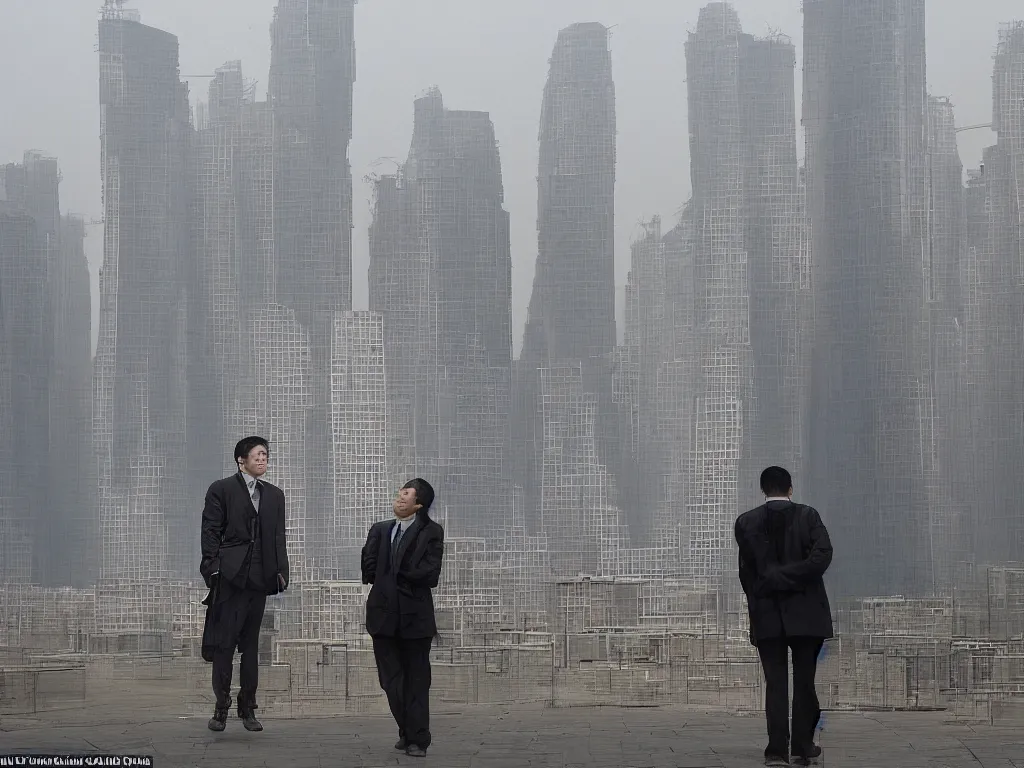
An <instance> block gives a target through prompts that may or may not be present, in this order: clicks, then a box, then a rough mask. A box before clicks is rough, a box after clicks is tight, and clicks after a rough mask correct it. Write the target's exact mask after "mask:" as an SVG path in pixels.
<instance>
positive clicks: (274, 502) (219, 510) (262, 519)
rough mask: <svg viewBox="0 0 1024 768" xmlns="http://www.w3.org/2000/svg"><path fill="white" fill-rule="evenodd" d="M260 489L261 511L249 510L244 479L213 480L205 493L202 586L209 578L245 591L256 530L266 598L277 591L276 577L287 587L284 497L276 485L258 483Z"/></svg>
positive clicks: (201, 565) (211, 583)
mask: <svg viewBox="0 0 1024 768" xmlns="http://www.w3.org/2000/svg"><path fill="white" fill-rule="evenodd" d="M257 482H258V483H259V488H260V511H259V514H258V515H257V514H256V508H255V507H253V505H252V499H251V498H250V497H249V490H248V489H247V488H246V487H245V481H244V480H243V479H242V474H241V473H240V472H236V473H235V474H234V475H232V476H231V477H226V478H224V479H223V480H217V481H216V482H214V483H213V484H211V485H210V489H209V490H208V491H207V492H206V505H205V506H204V507H203V533H202V549H203V559H202V561H201V562H200V564H199V572H200V573H201V574H202V576H203V580H204V581H205V582H206V586H208V587H211V586H212V585H213V579H212V576H213V574H215V573H217V572H218V571H219V572H220V578H221V579H223V580H225V581H228V582H231V583H232V584H234V585H235V586H238V587H244V586H245V579H246V575H247V574H246V571H245V566H246V564H247V562H248V559H249V549H250V544H252V541H253V536H254V535H255V532H256V525H259V526H260V540H261V543H262V546H261V548H260V552H261V554H262V556H263V576H264V581H265V583H266V585H267V594H268V595H276V594H277V593H278V592H280V591H281V590H280V588H279V585H278V581H277V575H278V574H281V576H283V577H284V581H285V586H287V584H288V551H287V549H286V548H285V527H284V493H283V492H282V491H281V489H280V488H278V487H277V486H274V485H271V484H270V483H265V482H263V481H262V480H258V481H257Z"/></svg>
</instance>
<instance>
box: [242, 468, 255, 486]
mask: <svg viewBox="0 0 1024 768" xmlns="http://www.w3.org/2000/svg"><path fill="white" fill-rule="evenodd" d="M239 472H240V473H241V475H242V481H243V482H244V483H245V487H246V488H249V489H252V488H253V486H254V485H255V484H256V483H257V482H259V481H258V480H257V479H256V478H255V477H253V476H252V475H250V474H249V473H247V472H242V471H241V470H239Z"/></svg>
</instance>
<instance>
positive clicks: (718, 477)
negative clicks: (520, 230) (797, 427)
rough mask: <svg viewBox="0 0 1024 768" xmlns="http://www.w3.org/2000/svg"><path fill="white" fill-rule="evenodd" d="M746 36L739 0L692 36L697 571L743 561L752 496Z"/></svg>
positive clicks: (713, 10)
mask: <svg viewBox="0 0 1024 768" xmlns="http://www.w3.org/2000/svg"><path fill="white" fill-rule="evenodd" d="M741 39H742V31H741V28H740V22H739V17H738V16H737V15H736V12H735V10H734V9H733V8H732V6H731V5H729V4H727V3H712V4H710V5H707V6H705V7H704V8H703V9H701V12H700V17H699V19H698V22H697V28H696V31H695V32H693V33H692V34H691V35H690V37H689V39H688V40H687V42H686V69H687V78H686V79H687V87H688V89H689V121H690V157H691V158H692V162H691V166H690V175H691V179H692V185H693V200H692V215H693V217H694V277H695V280H694V288H695V298H694V321H695V326H694V336H695V341H696V344H697V349H696V361H695V362H696V364H697V365H698V366H699V370H700V381H699V382H698V387H699V389H698V391H696V392H695V393H694V397H695V399H696V406H695V413H694V423H693V433H692V434H693V437H692V439H693V448H692V450H691V453H690V457H689V461H688V470H689V472H690V473H691V488H690V493H689V494H688V495H687V499H686V518H687V528H688V531H687V534H688V540H687V542H686V544H685V552H686V554H685V555H684V557H686V558H687V559H688V563H687V564H686V567H687V570H689V571H690V572H691V573H692V574H693V575H694V576H695V577H697V578H701V579H709V580H713V579H715V578H716V576H718V575H719V574H721V573H722V572H723V570H724V567H725V565H726V563H729V564H730V565H731V564H732V562H733V558H732V557H731V554H732V549H733V546H734V544H733V541H732V538H733V537H732V523H733V521H734V520H735V517H736V514H737V511H738V510H739V509H740V507H741V499H742V498H743V496H741V494H740V483H741V482H742V481H743V480H744V479H745V476H746V475H747V474H749V473H748V472H747V471H746V470H747V465H746V463H745V460H746V459H747V458H748V455H749V451H750V430H751V426H752V423H753V417H754V409H753V400H752V395H753V392H752V381H751V374H752V362H753V360H752V350H751V338H750V278H749V273H748V269H749V265H748V251H747V242H746V216H745V202H746V200H745V184H744V182H745V180H746V175H745V174H746V170H747V157H746V149H747V146H746V142H745V139H746V136H745V133H746V132H745V130H744V124H743V118H744V114H743V111H742V110H743V109H744V107H745V105H744V99H743V96H744V95H746V94H743V93H741V88H740V83H741V70H742V66H741ZM744 496H745V495H744Z"/></svg>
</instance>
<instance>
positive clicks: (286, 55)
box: [270, 0, 356, 519]
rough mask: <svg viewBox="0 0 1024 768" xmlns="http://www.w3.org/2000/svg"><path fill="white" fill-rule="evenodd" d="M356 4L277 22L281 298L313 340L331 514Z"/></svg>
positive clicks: (319, 446)
mask: <svg viewBox="0 0 1024 768" xmlns="http://www.w3.org/2000/svg"><path fill="white" fill-rule="evenodd" d="M354 34H355V0H280V1H279V2H278V4H277V7H276V9H275V12H274V20H273V23H272V25H271V61H270V104H271V109H272V112H273V221H274V225H273V226H274V248H275V251H274V255H275V262H274V281H275V292H274V296H275V300H276V301H277V302H278V303H280V304H281V305H283V306H286V307H290V308H291V309H292V310H294V311H295V317H296V320H297V321H298V322H299V323H300V324H301V325H302V327H303V328H305V330H306V332H307V333H308V334H309V354H310V365H311V369H310V379H309V386H310V387H311V390H310V393H311V397H312V398H313V410H312V411H311V412H310V414H309V424H308V425H307V433H306V441H307V443H306V456H305V467H306V475H307V478H306V485H307V488H308V490H309V494H308V496H307V499H306V503H307V505H308V506H309V514H310V516H311V518H314V519H322V518H324V517H326V516H327V515H328V514H329V505H330V499H331V498H332V493H331V483H330V466H329V457H330V455H331V452H330V445H331V433H330V378H331V377H330V367H331V359H330V355H331V336H332V327H333V317H334V313H335V312H338V311H347V310H350V309H351V308H352V171H351V167H350V164H349V156H348V148H349V142H350V141H351V138H352V92H353V84H354V82H355V77H356V71H355V41H354Z"/></svg>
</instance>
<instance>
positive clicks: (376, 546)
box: [359, 525, 380, 584]
mask: <svg viewBox="0 0 1024 768" xmlns="http://www.w3.org/2000/svg"><path fill="white" fill-rule="evenodd" d="M379 552H380V526H379V525H372V526H370V532H369V533H368V534H367V535H366V543H365V544H364V545H363V551H362V553H361V555H360V558H359V566H360V570H362V572H363V584H373V580H374V578H376V576H377V553H379Z"/></svg>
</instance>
